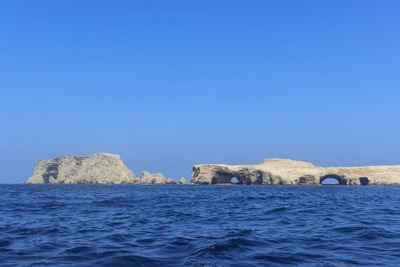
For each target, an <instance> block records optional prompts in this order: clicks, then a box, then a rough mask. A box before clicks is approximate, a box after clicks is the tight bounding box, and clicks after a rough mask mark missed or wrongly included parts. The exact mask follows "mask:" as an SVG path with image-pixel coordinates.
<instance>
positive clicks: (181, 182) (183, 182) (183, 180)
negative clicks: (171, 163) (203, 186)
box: [179, 177, 187, 184]
mask: <svg viewBox="0 0 400 267" xmlns="http://www.w3.org/2000/svg"><path fill="white" fill-rule="evenodd" d="M179 184H187V181H186V179H185V178H183V177H181V179H179Z"/></svg>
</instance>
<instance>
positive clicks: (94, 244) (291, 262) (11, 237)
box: [0, 184, 400, 266]
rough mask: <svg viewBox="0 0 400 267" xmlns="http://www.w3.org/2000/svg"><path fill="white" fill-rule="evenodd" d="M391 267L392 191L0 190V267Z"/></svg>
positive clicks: (398, 200)
mask: <svg viewBox="0 0 400 267" xmlns="http://www.w3.org/2000/svg"><path fill="white" fill-rule="evenodd" d="M285 265H286V266H353V265H354V266H356V265H358V266H360V265H361V266H400V187H391V186H241V185H231V186H228V185H226V186H222V185H216V186H212V185H208V186H201V185H158V186H156V185H149V186H146V185H27V184H23V185H22V184H21V185H0V266H285Z"/></svg>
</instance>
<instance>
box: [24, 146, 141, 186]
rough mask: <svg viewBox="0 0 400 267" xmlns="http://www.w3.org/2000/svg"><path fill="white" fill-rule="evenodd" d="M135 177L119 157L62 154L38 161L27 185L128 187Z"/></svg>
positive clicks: (103, 154)
mask: <svg viewBox="0 0 400 267" xmlns="http://www.w3.org/2000/svg"><path fill="white" fill-rule="evenodd" d="M136 180H137V179H135V174H134V173H133V172H132V171H130V170H129V169H128V168H127V167H126V166H125V165H124V163H123V162H122V161H121V158H120V156H119V155H115V154H108V153H97V154H94V155H93V156H73V155H66V156H61V157H58V158H54V159H46V160H39V162H38V163H37V165H36V169H35V172H34V173H33V176H32V177H30V178H29V179H28V181H27V183H29V184H130V183H135V181H136Z"/></svg>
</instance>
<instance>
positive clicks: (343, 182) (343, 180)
mask: <svg viewBox="0 0 400 267" xmlns="http://www.w3.org/2000/svg"><path fill="white" fill-rule="evenodd" d="M328 178H333V179H335V180H336V181H338V184H339V185H346V184H347V179H346V177H345V176H342V175H338V174H326V175H324V176H321V177H320V178H319V183H320V184H322V182H323V181H324V180H325V179H328Z"/></svg>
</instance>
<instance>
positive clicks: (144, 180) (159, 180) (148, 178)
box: [139, 171, 168, 184]
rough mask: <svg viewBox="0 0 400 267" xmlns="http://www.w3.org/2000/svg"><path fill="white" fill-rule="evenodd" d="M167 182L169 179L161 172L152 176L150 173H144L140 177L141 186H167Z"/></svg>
mask: <svg viewBox="0 0 400 267" xmlns="http://www.w3.org/2000/svg"><path fill="white" fill-rule="evenodd" d="M167 182H168V180H167V178H165V176H164V175H163V174H162V173H160V172H158V173H154V174H151V173H149V172H148V171H143V172H142V174H141V175H140V176H139V183H140V184H166V183H167Z"/></svg>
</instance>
